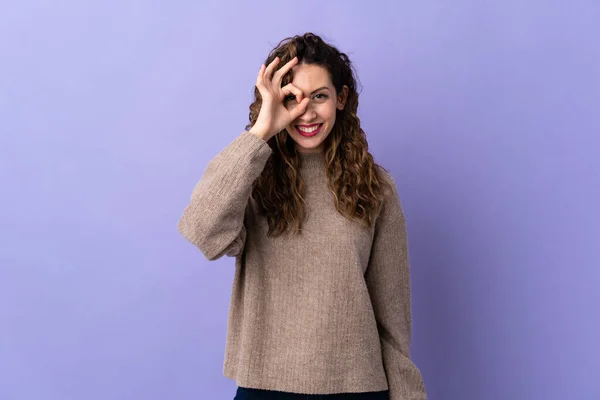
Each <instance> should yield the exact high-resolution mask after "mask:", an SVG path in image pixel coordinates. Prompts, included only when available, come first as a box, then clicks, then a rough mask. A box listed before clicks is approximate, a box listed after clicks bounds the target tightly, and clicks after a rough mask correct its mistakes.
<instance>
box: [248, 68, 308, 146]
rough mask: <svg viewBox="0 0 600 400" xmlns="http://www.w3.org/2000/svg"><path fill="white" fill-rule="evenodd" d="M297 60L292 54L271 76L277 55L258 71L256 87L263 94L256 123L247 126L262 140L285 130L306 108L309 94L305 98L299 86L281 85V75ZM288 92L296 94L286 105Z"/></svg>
mask: <svg viewBox="0 0 600 400" xmlns="http://www.w3.org/2000/svg"><path fill="white" fill-rule="evenodd" d="M297 63H298V57H294V58H293V59H291V60H290V61H289V62H288V63H287V64H285V65H284V66H283V67H282V68H280V69H279V70H278V71H277V72H275V74H274V75H273V78H272V79H271V75H272V74H273V70H274V69H275V67H276V66H277V64H279V57H275V59H274V60H273V61H272V62H271V63H270V64H269V66H268V67H265V65H264V64H263V65H261V67H260V71H258V77H257V78H256V87H257V89H258V91H259V92H260V95H261V97H262V105H261V107H260V111H259V113H258V118H257V119H256V123H255V124H254V125H253V126H252V128H251V129H250V132H251V133H254V134H255V135H258V136H259V137H261V138H262V139H264V140H265V141H267V140H269V139H271V138H272V137H273V136H275V135H276V134H277V133H278V132H280V131H281V130H283V129H285V127H287V126H288V125H289V124H290V123H291V122H292V121H293V120H295V119H296V118H298V117H299V116H300V115H302V114H303V113H304V112H305V111H306V107H307V106H308V102H309V101H310V99H309V98H308V97H307V98H305V99H304V98H303V95H302V92H301V91H300V89H298V88H297V87H296V86H294V85H292V84H291V83H290V84H288V85H285V86H284V87H281V81H282V79H283V77H284V76H285V74H287V73H288V71H289V70H291V69H292V67H294V65H296V64H297ZM288 95H293V96H296V102H295V103H294V104H293V105H291V106H289V107H286V104H284V102H285V98H286V97H287V96H288ZM290 104H291V103H290Z"/></svg>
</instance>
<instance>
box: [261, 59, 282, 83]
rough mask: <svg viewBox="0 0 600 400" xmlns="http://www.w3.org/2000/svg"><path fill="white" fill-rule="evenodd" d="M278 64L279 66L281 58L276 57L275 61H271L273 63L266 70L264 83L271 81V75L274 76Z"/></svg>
mask: <svg viewBox="0 0 600 400" xmlns="http://www.w3.org/2000/svg"><path fill="white" fill-rule="evenodd" d="M277 64H279V57H275V59H274V60H273V61H271V63H270V64H269V66H268V67H267V69H266V70H265V72H264V74H263V80H264V81H268V80H270V79H271V75H273V70H274V69H275V67H276V66H277Z"/></svg>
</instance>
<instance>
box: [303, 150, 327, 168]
mask: <svg viewBox="0 0 600 400" xmlns="http://www.w3.org/2000/svg"><path fill="white" fill-rule="evenodd" d="M298 154H299V155H300V160H301V164H300V168H301V169H306V170H308V169H320V168H323V167H324V166H325V153H323V152H318V153H302V152H298Z"/></svg>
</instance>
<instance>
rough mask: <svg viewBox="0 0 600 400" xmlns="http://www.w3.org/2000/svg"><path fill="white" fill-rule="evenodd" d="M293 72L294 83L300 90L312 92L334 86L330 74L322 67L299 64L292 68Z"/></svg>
mask: <svg viewBox="0 0 600 400" xmlns="http://www.w3.org/2000/svg"><path fill="white" fill-rule="evenodd" d="M292 71H293V75H294V79H293V80H292V83H293V84H294V85H296V86H298V88H299V89H302V90H307V91H309V92H310V91H312V90H315V89H317V88H320V87H323V86H327V87H331V86H332V84H331V79H329V72H328V71H327V69H325V68H324V67H321V66H320V65H314V64H298V65H296V66H294V68H292Z"/></svg>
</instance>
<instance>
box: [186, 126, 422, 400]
mask: <svg viewBox="0 0 600 400" xmlns="http://www.w3.org/2000/svg"><path fill="white" fill-rule="evenodd" d="M271 153H272V150H271V148H270V147H269V146H268V144H267V143H266V142H265V141H264V140H262V139H261V138H259V137H257V136H255V135H253V134H251V133H249V132H243V133H242V134H241V135H239V136H238V137H237V138H235V140H233V142H231V143H230V144H229V145H228V146H227V147H226V148H225V149H223V150H222V151H221V152H220V153H219V154H218V155H217V156H216V157H215V158H213V159H212V160H211V161H210V163H209V164H208V166H207V168H206V170H205V172H204V175H203V176H202V178H201V180H200V181H199V182H198V184H197V185H196V187H195V188H194V190H193V192H192V196H191V201H190V203H189V205H188V206H187V207H186V208H185V210H184V212H183V216H182V218H181V220H180V221H179V224H178V230H179V232H181V234H182V235H183V236H184V237H185V238H186V239H187V240H189V241H190V242H191V243H193V244H194V245H196V246H197V247H198V248H199V249H200V250H201V251H202V252H203V254H204V255H205V257H206V258H208V259H210V260H214V259H217V258H220V257H222V256H223V255H228V256H232V257H236V263H235V266H236V268H235V275H234V280H233V287H232V293H231V303H230V311H229V322H228V329H227V341H226V351H225V362H224V374H225V376H227V377H229V378H231V379H234V380H235V381H236V383H237V384H238V385H239V386H243V387H249V388H258V389H267V390H278V391H284V392H293V393H302V394H332V393H347V392H372V391H381V390H386V389H388V388H389V390H390V399H391V400H409V399H410V400H416V399H418V400H423V399H426V394H425V387H424V385H423V380H422V377H421V373H420V371H419V370H418V369H417V367H416V366H415V365H414V363H413V362H412V361H411V359H410V355H409V350H410V342H411V305H410V273H409V262H408V253H407V241H406V229H405V220H404V215H403V213H402V208H401V205H400V199H399V197H398V193H397V189H396V185H395V183H394V181H393V179H392V177H391V176H389V174H387V173H385V171H383V172H384V175H385V177H386V179H387V180H388V181H389V182H390V183H391V185H392V187H393V191H392V192H391V193H389V194H388V195H387V197H386V202H385V205H384V207H383V209H382V211H381V213H380V214H379V216H378V217H377V219H376V223H375V225H374V226H373V227H372V228H367V227H365V226H364V225H360V224H358V223H357V222H354V221H350V220H348V219H347V218H346V217H344V216H343V215H341V214H340V213H338V212H337V211H336V210H335V207H334V196H333V194H332V193H331V192H330V190H329V188H328V187H327V182H326V174H325V173H326V171H325V166H324V163H323V154H322V153H310V154H306V153H303V154H302V166H301V169H300V173H301V176H302V179H303V180H304V182H305V184H306V193H305V200H306V203H307V212H308V216H307V218H306V219H305V220H304V221H303V231H302V234H300V235H298V236H297V235H294V234H285V235H283V236H279V237H274V238H269V237H267V236H266V233H267V230H268V226H267V221H266V219H265V218H264V217H262V216H260V215H258V213H257V211H256V210H257V205H256V204H255V202H254V200H253V199H252V198H251V191H252V183H253V182H254V181H255V180H256V178H258V176H259V175H260V173H261V172H262V170H263V169H264V167H265V164H266V162H267V160H268V158H269V156H270V155H271Z"/></svg>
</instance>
